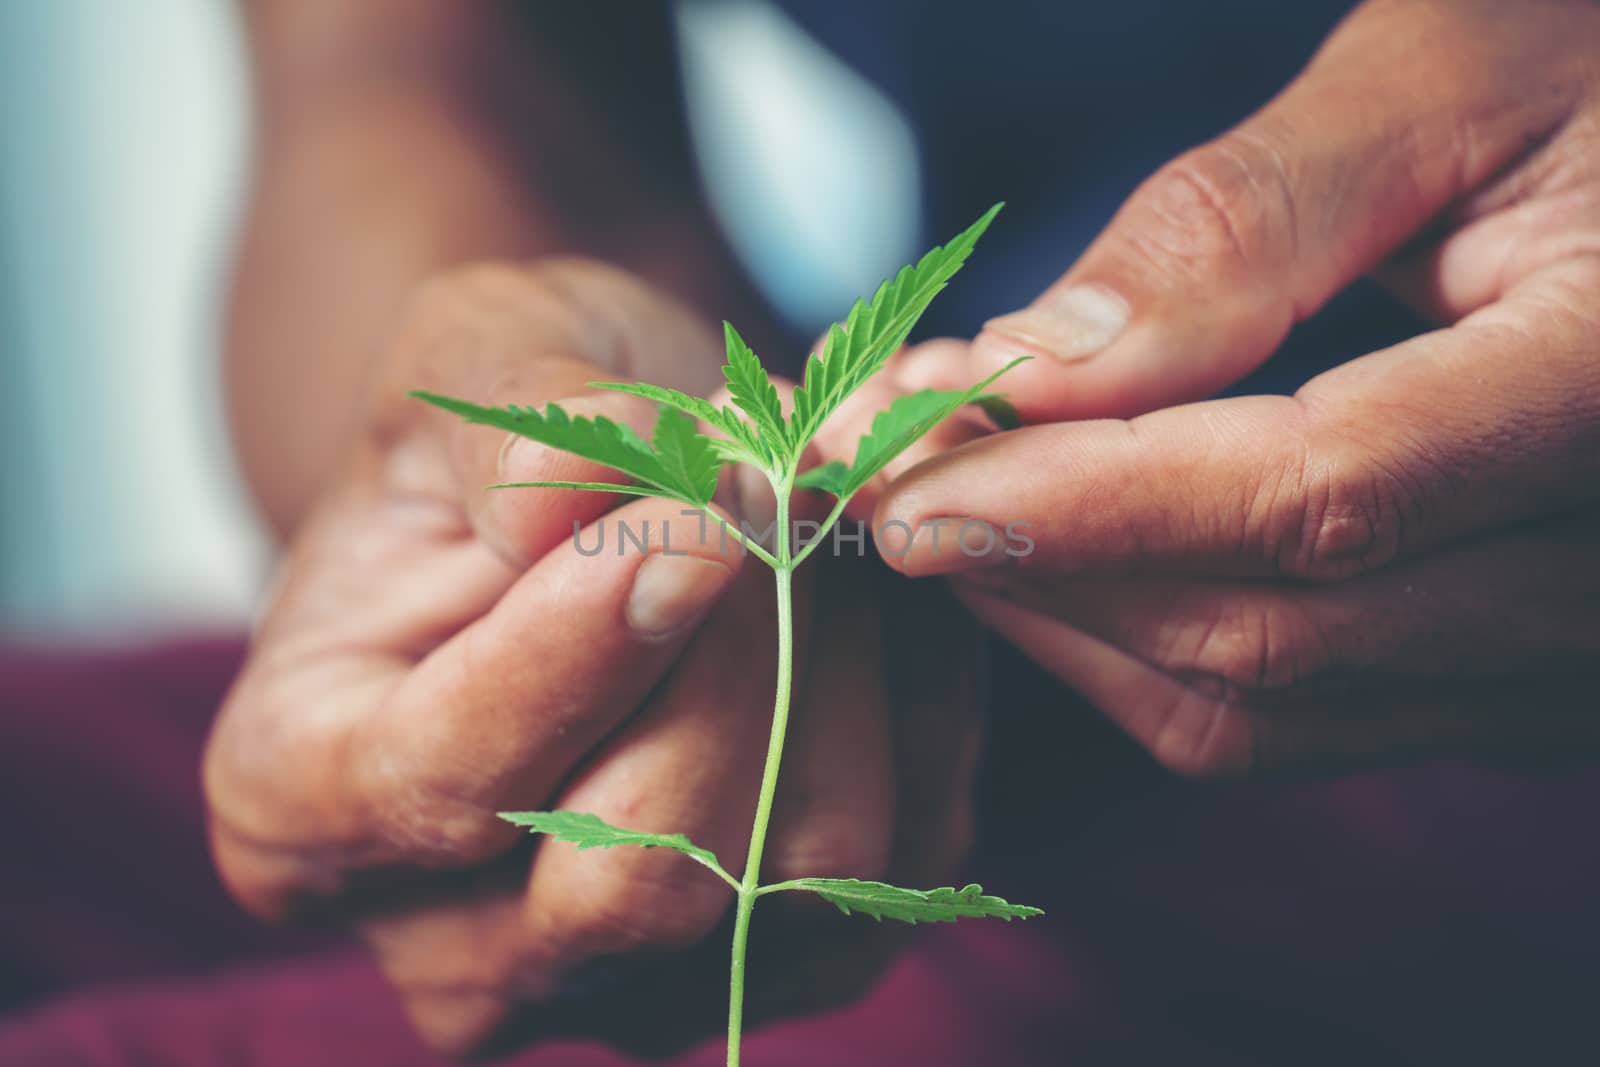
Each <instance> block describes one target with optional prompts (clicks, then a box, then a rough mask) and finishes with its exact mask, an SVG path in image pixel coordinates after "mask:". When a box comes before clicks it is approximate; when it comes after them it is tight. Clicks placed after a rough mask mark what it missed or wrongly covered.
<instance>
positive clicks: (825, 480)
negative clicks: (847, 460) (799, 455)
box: [794, 459, 850, 496]
mask: <svg viewBox="0 0 1600 1067" xmlns="http://www.w3.org/2000/svg"><path fill="white" fill-rule="evenodd" d="M849 473H850V468H849V466H847V465H846V464H844V463H841V462H840V461H839V460H836V459H835V460H831V461H830V462H827V463H823V464H821V465H820V466H816V467H812V468H811V469H810V470H808V471H806V472H805V473H803V474H801V475H800V476H799V477H798V478H796V479H795V480H794V485H795V488H796V489H821V490H822V491H823V492H826V493H832V494H833V495H834V496H838V495H839V494H840V493H842V492H843V491H844V480H845V477H846V476H847V475H849Z"/></svg>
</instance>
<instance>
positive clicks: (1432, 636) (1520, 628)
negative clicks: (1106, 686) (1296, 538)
mask: <svg viewBox="0 0 1600 1067" xmlns="http://www.w3.org/2000/svg"><path fill="white" fill-rule="evenodd" d="M1597 540H1600V513H1597V512H1596V511H1595V510H1594V509H1593V508H1591V509H1589V510H1587V511H1586V512H1581V513H1578V514H1576V515H1574V516H1568V517H1562V518H1559V519H1552V520H1548V521H1546V522H1542V523H1538V524H1534V525H1531V526H1527V527H1522V528H1518V529H1516V530H1513V531H1509V532H1504V533H1497V534H1493V535H1490V536H1488V537H1485V538H1481V539H1478V540H1475V541H1472V542H1467V543H1464V544H1462V545H1459V546H1456V547H1454V548H1451V549H1447V550H1444V551H1441V552H1437V553H1433V554H1430V555H1428V556H1426V557H1424V558H1422V559H1419V560H1416V561H1413V562H1411V563H1407V564H1403V565H1400V566H1396V567H1391V568H1387V569H1385V570H1382V571H1378V572H1376V573H1373V574H1368V575H1363V576H1361V577H1358V578H1354V579H1352V580H1350V581H1347V582H1339V583H1335V584H1331V585H1304V584H1299V583H1285V582H1272V581H1239V580H1230V579H1217V578H1185V577H1156V578H1120V579H1118V578H1080V579H1073V578H1064V579H1057V580H1051V579H1049V578H1046V577H1044V576H1029V578H1028V579H1027V580H1018V579H1016V578H1015V577H1013V576H1008V575H1005V574H1003V573H996V574H995V575H994V576H993V578H994V579H995V580H979V581H977V582H973V579H971V578H969V577H965V576H964V577H963V578H961V579H960V581H962V582H964V583H967V582H972V583H973V588H976V589H977V590H978V591H980V592H982V593H983V594H985V595H987V596H991V597H999V598H1002V599H1005V600H1007V601H1009V602H1011V603H1014V604H1017V605H1019V606H1021V607H1024V608H1026V609H1028V610H1030V611H1033V612H1035V613H1038V614H1043V615H1048V616H1050V617H1051V618H1054V619H1056V620H1058V621H1061V622H1064V623H1067V624H1068V625H1070V626H1072V627H1074V628H1076V629H1079V630H1083V631H1084V632H1086V633H1089V634H1091V635H1093V636H1095V637H1099V638H1101V639H1103V640H1105V641H1109V642H1111V643H1112V644H1114V645H1116V646H1117V647H1118V648H1121V649H1123V650H1125V651H1127V652H1130V653H1132V654H1133V655H1135V656H1138V657H1139V658H1140V659H1143V660H1146V661H1147V662H1150V663H1153V664H1155V665H1157V666H1159V667H1161V668H1162V669H1164V670H1167V671H1169V672H1172V673H1174V674H1175V675H1178V676H1199V677H1205V678H1210V679H1217V680H1221V681H1223V682H1225V683H1227V684H1229V685H1233V686H1237V687H1239V688H1241V689H1245V690H1268V689H1286V688H1289V687H1298V686H1302V685H1304V684H1305V683H1308V682H1311V681H1313V680H1315V679H1316V678H1318V677H1320V676H1324V675H1328V674H1343V673H1350V672H1369V671H1370V672H1379V673H1382V674H1384V675H1386V676H1394V675H1400V674H1407V675H1414V676H1417V677H1466V678H1475V677H1484V676H1489V675H1495V674H1507V673H1512V672H1521V671H1530V670H1534V669H1542V668H1545V667H1549V666H1552V665H1556V664H1560V663H1562V662H1572V661H1574V660H1579V659H1582V658H1584V657H1586V656H1588V655H1590V654H1592V652H1593V651H1594V650H1596V649H1600V620H1595V619H1594V618H1592V616H1593V612H1592V611H1590V610H1589V608H1588V605H1590V604H1592V603H1594V601H1595V598H1596V597H1600V576H1596V575H1595V574H1594V573H1593V572H1594V568H1593V567H1592V566H1591V565H1590V560H1591V558H1592V556H1593V552H1594V545H1595V544H1596V543H1597Z"/></svg>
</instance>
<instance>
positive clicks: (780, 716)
mask: <svg viewBox="0 0 1600 1067" xmlns="http://www.w3.org/2000/svg"><path fill="white" fill-rule="evenodd" d="M1000 207H1001V205H999V204H996V205H995V206H994V207H992V208H990V209H989V211H988V212H987V213H986V214H985V215H984V216H983V217H982V218H980V219H979V220H978V221H977V222H975V223H973V224H972V226H971V227H969V228H968V229H967V230H966V231H965V232H963V233H962V234H960V235H959V236H958V237H956V238H955V239H954V240H952V241H951V242H950V243H949V244H947V245H945V246H944V247H942V248H935V249H934V250H933V251H931V252H929V253H928V254H927V255H925V256H923V257H922V259H921V260H920V261H919V262H918V263H917V264H916V266H914V267H905V268H902V269H901V270H900V272H899V273H898V274H896V275H895V276H894V278H893V279H891V280H889V281H886V282H884V283H883V284H882V285H880V286H879V287H878V291H877V292H876V293H874V294H873V297H872V299H871V300H858V301H856V303H855V306H854V307H852V308H851V309H850V314H849V316H848V317H847V318H846V319H845V321H844V324H843V325H835V326H833V327H832V328H831V329H830V330H829V331H828V335H827V338H826V340H825V341H824V342H823V344H822V346H821V348H820V350H819V351H817V352H815V353H813V354H812V355H811V356H810V358H809V359H807V361H806V366H805V373H804V378H803V380H802V382H801V385H800V387H799V388H798V389H796V390H795V394H794V402H793V405H792V410H791V411H790V413H789V415H788V416H787V417H786V416H785V415H784V413H783V409H782V407H781V406H780V405H779V403H778V392H777V390H776V389H775V388H774V387H773V385H772V382H771V381H770V379H769V378H768V376H767V372H766V370H765V369H764V368H763V367H762V365H761V362H760V360H758V359H757V358H756V355H755V353H753V352H751V351H750V348H749V347H748V346H747V345H746V344H745V343H744V341H743V340H742V339H741V338H740V337H739V334H738V332H737V331H735V330H734V328H733V327H732V326H731V325H727V324H724V333H725V336H726V341H727V365H726V366H724V367H723V375H724V377H725V378H726V379H727V383H728V390H729V392H730V394H731V395H732V398H733V407H731V408H728V407H722V408H719V407H717V406H715V405H713V404H712V403H710V402H709V401H707V400H703V399H701V398H699V397H693V396H689V395H687V394H685V393H681V392H678V391H677V390H674V389H663V388H660V387H658V386H654V385H646V384H642V383H641V384H635V385H625V384H619V383H615V382H592V383H590V384H591V386H592V387H593V388H596V389H609V390H612V391H615V392H619V393H628V394H630V395H633V396H639V397H644V398H646V399H649V400H654V401H656V402H658V403H659V404H660V405H661V410H660V415H659V417H658V419H657V421H656V425H655V430H654V432H653V433H652V435H651V440H649V441H645V440H644V439H643V438H642V437H640V436H639V435H638V434H636V433H635V432H634V431H633V430H632V429H631V428H629V427H628V426H625V425H623V424H621V423H616V422H612V421H611V420H609V419H606V418H603V417H596V418H593V419H589V418H584V417H582V416H571V415H568V414H567V413H566V412H565V411H563V410H562V409H561V408H560V407H559V406H558V405H556V404H550V405H549V406H547V407H546V408H545V409H544V410H543V411H542V412H541V411H539V410H538V409H536V408H531V407H516V406H511V407H507V408H503V409H501V408H487V407H480V406H479V405H477V404H472V403H469V402H467V401H464V400H456V399H454V398H451V397H445V396H439V395H436V394H432V393H424V392H417V393H413V394H412V395H413V396H416V397H418V398H419V399H422V400H425V401H427V402H428V403H430V404H436V405H438V406H439V407H441V408H444V409H445V410H447V411H451V412H454V413H455V414H457V415H460V416H461V417H462V418H464V419H466V420H467V421H468V422H473V423H481V424H484V425H487V426H494V427H497V428H499V429H501V430H507V431H509V432H511V433H514V434H519V435H521V436H523V437H527V438H530V439H531V440H534V441H538V442H540V443H541V444H544V445H548V446H550V447H552V448H557V449H560V450H562V451H566V452H570V453H572V454H574V455H577V456H581V457H583V458H584V459H588V460H592V461H594V462H596V463H600V464H603V465H605V466H608V467H611V468H614V469H615V470H617V471H619V472H621V473H622V474H625V475H627V476H628V477H629V478H631V479H633V484H631V485H612V484H609V483H594V482H519V483H513V484H510V485H503V486H494V487H492V488H497V489H505V488H518V487H540V488H565V489H577V490H590V491H594V492H601V493H631V494H635V495H638V496H655V497H664V498H667V499H670V500H677V501H681V502H683V503H684V504H687V505H689V506H690V507H692V508H695V509H697V510H699V511H701V512H703V513H705V514H707V515H709V516H710V517H711V518H712V519H713V520H715V521H716V522H717V523H718V524H719V525H720V527H721V528H722V530H723V531H725V532H726V533H727V534H728V535H731V536H732V537H733V538H735V539H736V540H737V541H738V542H739V543H740V545H741V547H742V549H743V550H745V551H748V552H749V553H750V554H752V555H754V556H756V557H757V558H759V559H760V560H761V561H762V562H763V563H765V564H766V565H767V566H769V567H771V568H772V572H773V576H774V580H775V582H776V586H777V601H778V612H777V615H778V677H777V686H776V689H777V692H776V695H775V697H774V700H773V710H772V733H771V739H770V741H769V743H768V747H767V757H766V766H765V769H764V771H763V772H762V776H761V791H760V794H759V796H758V798H757V800H756V810H755V819H754V823H753V825H752V827H751V831H750V848H749V851H748V853H747V854H746V859H745V866H744V874H743V876H742V877H740V878H735V877H734V876H733V875H731V874H729V873H728V872H727V871H726V870H725V869H724V868H723V866H722V864H721V863H719V862H718V861H717V857H716V856H714V855H713V854H712V853H711V852H710V851H709V850H707V849H704V848H701V847H699V846H698V845H696V844H694V843H693V842H692V841H690V840H689V839H688V838H687V837H685V836H684V835H682V834H654V833H642V832H639V831H636V830H627V829H623V828H621V827H618V826H612V825H610V824H608V823H606V822H604V821H603V820H601V819H600V818H599V817H598V816H596V815H591V814H587V813H584V812H575V811H527V812H507V813H504V814H503V815H502V816H501V817H502V818H504V819H506V820H508V821H510V822H512V823H515V824H516V825H518V826H525V827H527V828H528V829H529V830H530V831H531V832H533V833H542V834H547V835H549V836H550V837H553V838H555V839H557V840H560V841H567V842H570V843H571V844H573V845H575V846H576V847H578V848H579V849H585V848H611V847H613V846H616V845H635V846H641V847H644V848H670V849H674V850H675V851H678V852H681V853H683V854H684V855H686V856H688V857H689V858H691V859H693V860H695V861H696V862H698V863H700V864H702V865H703V866H705V867H706V868H708V869H709V870H710V871H711V872H712V873H713V874H715V875H716V876H717V877H719V878H721V879H722V880H723V881H724V882H726V883H728V885H729V886H731V887H732V889H733V891H734V894H735V899H736V905H735V911H734V927H733V956H732V963H731V966H730V969H729V987H728V1064H729V1067H737V1065H738V1063H739V1039H740V1029H741V1025H742V1020H743V1005H744V977H745V947H746V944H747V942H748V939H749V934H750V916H751V913H752V911H753V910H754V908H755V904H756V901H757V900H758V899H760V898H761V897H763V896H766V895H767V894H769V893H788V892H806V893H815V894H817V895H818V896H820V897H822V898H823V899H824V900H827V901H828V902H830V903H832V904H833V905H835V906H836V907H837V908H838V909H839V910H840V911H842V912H844V913H845V914H847V915H848V914H850V913H851V912H860V913H861V914H863V915H870V916H871V917H872V918H874V919H878V920H882V919H885V918H889V919H897V920H899V921H901V922H907V923H918V922H951V921H953V920H955V919H957V918H963V917H969V916H971V917H994V918H1000V919H1005V920H1007V921H1010V920H1011V919H1014V918H1016V919H1026V918H1029V917H1030V916H1034V915H1039V914H1042V913H1041V912H1040V911H1039V909H1037V908H1030V907H1025V906H1023V905H1019V904H1010V903H1007V902H1006V901H1004V900H1002V899H1000V898H999V897H994V896H986V895H985V894H984V892H983V888H982V887H981V886H977V885H969V886H966V887H965V888H963V889H954V888H943V889H905V888H901V887H899V886H892V885H886V884H884V883H882V882H867V881H860V880H858V879H854V878H796V879H792V880H790V881H786V882H777V883H773V884H769V885H762V884H760V881H759V877H760V873H761V854H762V850H763V848H764V847H765V845H766V839H767V823H768V820H769V819H770V818H771V815H772V799H773V796H774V794H775V793H776V791H777V787H778V768H779V765H780V764H781V762H782V758H783V743H784V734H785V732H786V731H787V728H788V724H789V696H790V683H791V672H792V670H793V650H794V614H793V609H792V602H791V584H792V578H793V575H794V572H795V569H796V568H798V567H799V566H800V565H801V564H802V563H804V562H805V561H806V558H807V557H808V556H810V555H811V553H812V552H814V551H815V550H816V547H817V545H819V544H821V543H822V541H823V540H824V539H825V538H826V537H827V536H828V534H829V532H830V531H831V530H832V529H833V526H834V524H835V523H836V522H838V520H839V517H840V515H842V514H843V512H844V508H845V505H846V504H847V503H849V501H850V498H851V497H852V496H853V495H854V494H855V493H856V492H857V491H859V490H860V489H861V487H862V486H864V485H866V484H867V482H868V481H870V480H871V479H872V477H873V475H875V474H877V473H878V472H879V471H881V470H883V468H884V467H885V466H886V465H887V464H888V463H889V462H890V461H891V460H893V459H894V458H895V456H897V455H899V454H900V453H901V452H903V451H905V450H906V449H907V448H908V447H910V446H911V445H912V444H913V443H914V442H915V441H916V440H917V439H918V438H920V437H922V435H924V434H926V433H927V432H928V431H929V430H931V429H933V427H934V426H935V425H937V424H938V423H939V422H940V421H941V420H943V419H944V418H945V417H946V416H948V415H950V414H952V413H953V412H955V411H956V409H958V408H960V407H961V406H962V405H964V404H969V403H980V404H984V405H985V406H986V407H988V408H989V409H990V410H991V411H993V412H995V413H997V415H1003V414H1004V412H1005V411H1006V408H1007V405H1006V404H1005V403H1004V401H1003V400H1001V399H1000V398H999V397H997V396H993V395H991V394H986V393H985V392H984V390H985V389H986V388H988V386H989V385H990V383H992V382H993V381H994V380H995V379H996V378H998V377H999V376H1000V375H1001V374H1004V373H1005V371H1007V370H1010V369H1011V367H1013V366H1016V363H1012V364H1011V365H1010V366H1007V367H1005V368H1004V369H1002V370H1000V371H997V372H996V373H995V374H993V375H991V376H990V377H988V378H987V379H985V380H984V381H982V382H979V383H978V384H976V385H974V386H972V387H971V388H970V389H961V390H950V391H937V390H931V389H929V390H924V391H922V392H919V393H913V394H911V395H909V396H903V397H900V398H899V399H897V400H895V401H894V402H893V403H892V404H890V405H889V407H888V408H886V409H885V410H883V411H881V412H879V413H878V415H877V416H876V417H875V418H874V419H873V422H872V428H871V431H870V432H869V433H867V434H866V435H865V436H863V437H862V438H861V441H860V443H859V444H858V445H857V447H856V454H855V459H854V461H853V462H851V463H849V464H848V465H847V464H845V463H843V462H840V461H834V462H831V463H825V464H822V465H821V466H817V467H813V468H811V469H810V470H806V471H801V470H799V465H800V458H801V456H802V454H803V453H804V452H805V448H806V445H807V444H808V443H809V442H810V441H811V439H812V438H813V437H814V436H815V435H816V433H817V431H818V429H820V428H821V426H822V424H823V422H824V421H825V420H826V419H827V418H828V416H829V415H831V414H832V413H833V412H834V411H836V410H838V408H839V406H840V405H841V404H843V403H844V401H845V399H846V398H847V397H849V396H850V394H852V393H853V392H855V391H856V390H857V389H859V388H860V387H861V386H862V385H863V384H864V383H865V382H866V381H867V380H868V379H870V378H871V377H872V376H873V375H874V374H875V373H877V372H878V371H879V370H880V369H881V368H882V367H883V365H884V363H885V362H886V361H887V360H888V359H889V357H890V356H891V355H892V354H893V353H894V352H895V350H896V349H898V348H899V347H900V346H901V345H902V344H903V343H904V342H905V340H906V336H907V334H909V333H910V332H911V329H912V327H913V326H914V325H915V324H916V322H917V319H918V318H920V317H921V315H922V313H923V312H924V311H925V310H926V309H927V307H928V305H929V304H930V303H931V302H932V301H933V298H934V297H935V296H936V295H938V293H939V291H940V290H942V289H943V288H944V287H945V285H946V283H948V282H949V280H950V278H951V277H952V276H953V275H954V274H955V273H956V271H958V270H960V269H961V265H962V264H963V263H964V262H965V261H966V259H967V256H968V254H969V253H971V251H972V248H973V245H974V244H976V243H977V240H978V238H979V236H981V235H982V233H983V232H984V230H986V229H987V228H988V226H989V223H990V222H991V221H992V220H993V219H994V217H995V215H996V214H997V213H998V212H999V210H1000ZM1016 362H1017V363H1020V362H1021V360H1017V361H1016ZM697 420H698V422H700V423H704V424H705V425H706V426H709V427H710V428H711V429H713V430H715V431H717V432H718V434H719V435H720V436H708V435H705V434H702V433H700V432H699V430H698V429H697V427H696V421H697ZM728 463H742V464H748V465H750V466H752V467H755V468H756V469H757V470H760V471H761V472H763V473H764V474H765V475H766V477H767V480H768V481H770V482H771V483H772V490H773V493H774V494H775V496H776V500H777V524H776V528H775V529H776V533H775V540H774V542H773V547H772V548H771V550H770V551H769V550H768V549H767V548H765V547H763V546H762V545H761V544H758V543H757V542H756V541H755V540H754V539H753V538H751V537H749V536H747V533H748V532H749V531H745V530H735V529H733V527H732V526H731V525H729V524H728V523H726V522H725V521H724V520H723V519H722V518H721V517H720V516H718V515H716V513H715V512H712V511H710V510H709V508H708V505H709V504H710V503H711V497H712V493H713V492H714V490H715V488H716V485H717V476H718V473H719V471H720V470H721V469H722V467H723V466H724V465H725V464H728ZM797 488H805V489H815V490H821V491H822V492H825V493H828V494H830V495H831V496H832V497H833V498H834V504H833V508H832V510H831V511H830V512H829V514H828V517H827V519H826V520H824V521H823V523H822V525H821V528H820V530H819V531H818V532H817V533H816V534H815V535H814V536H813V537H812V538H811V540H810V541H809V542H808V543H806V544H803V545H801V544H797V543H795V541H794V539H793V538H792V537H791V534H792V530H791V528H790V522H789V496H790V493H791V491H792V490H794V489H797Z"/></svg>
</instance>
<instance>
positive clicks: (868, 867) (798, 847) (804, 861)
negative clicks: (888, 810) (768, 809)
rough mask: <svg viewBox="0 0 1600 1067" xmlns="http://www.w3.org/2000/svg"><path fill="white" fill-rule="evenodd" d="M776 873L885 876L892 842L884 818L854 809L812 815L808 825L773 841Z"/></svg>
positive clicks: (831, 876) (790, 876) (860, 876)
mask: <svg viewBox="0 0 1600 1067" xmlns="http://www.w3.org/2000/svg"><path fill="white" fill-rule="evenodd" d="M773 846H774V847H773V850H772V853H771V859H770V863H771V866H772V871H773V874H774V876H775V877H777V878H779V879H784V878H803V877H807V876H810V875H818V876H822V877H829V878H865V879H869V880H871V879H878V878H882V877H883V875H884V873H885V872H886V871H887V869H888V863H889V842H888V831H887V826H886V825H885V824H884V823H883V820H881V819H878V818H875V817H873V816H868V815H862V814H859V813H853V812H839V813H837V814H836V815H829V816H821V815H818V816H812V817H810V818H808V819H807V822H806V825H805V826H804V827H802V828H799V829H797V830H796V831H794V832H792V833H786V834H784V835H783V836H782V837H780V838H778V839H777V840H776V841H774V842H773Z"/></svg>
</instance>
